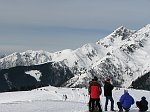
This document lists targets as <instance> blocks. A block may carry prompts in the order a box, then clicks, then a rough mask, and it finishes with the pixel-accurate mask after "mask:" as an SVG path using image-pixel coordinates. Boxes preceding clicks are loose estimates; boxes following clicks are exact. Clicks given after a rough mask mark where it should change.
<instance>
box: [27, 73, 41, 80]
mask: <svg viewBox="0 0 150 112" xmlns="http://www.w3.org/2000/svg"><path fill="white" fill-rule="evenodd" d="M25 73H26V74H29V75H31V76H32V77H34V78H35V79H36V80H37V81H41V80H40V77H41V76H42V74H41V72H40V71H38V70H31V71H26V72H25Z"/></svg>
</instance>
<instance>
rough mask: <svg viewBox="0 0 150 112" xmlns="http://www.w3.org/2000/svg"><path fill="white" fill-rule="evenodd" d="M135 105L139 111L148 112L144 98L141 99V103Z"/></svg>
mask: <svg viewBox="0 0 150 112" xmlns="http://www.w3.org/2000/svg"><path fill="white" fill-rule="evenodd" d="M136 105H137V107H138V108H139V110H140V111H147V110H148V102H147V100H146V98H145V97H144V96H143V97H142V98H141V101H137V102H136Z"/></svg>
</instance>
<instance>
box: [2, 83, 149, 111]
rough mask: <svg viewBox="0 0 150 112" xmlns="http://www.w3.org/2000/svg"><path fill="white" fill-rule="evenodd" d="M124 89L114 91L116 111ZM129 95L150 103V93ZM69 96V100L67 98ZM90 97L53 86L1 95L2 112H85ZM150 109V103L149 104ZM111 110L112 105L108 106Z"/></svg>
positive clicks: (132, 108) (81, 91) (137, 91)
mask: <svg viewBox="0 0 150 112" xmlns="http://www.w3.org/2000/svg"><path fill="white" fill-rule="evenodd" d="M123 91H124V89H123V88H122V89H114V90H113V97H114V101H115V105H114V106H115V109H116V110H118V108H117V105H116V103H117V101H119V98H120V96H121V95H122V94H123ZM128 91H129V94H130V95H132V96H133V98H134V100H135V101H139V100H140V99H141V97H142V96H145V97H146V99H147V101H150V96H149V94H150V92H149V91H143V90H141V91H139V90H134V89H129V90H128ZM65 96H67V98H66V97H65ZM88 101H89V95H88V90H87V89H84V88H82V89H81V88H80V89H79V88H56V87H52V86H48V87H43V88H38V89H35V90H32V91H22V92H9V93H0V109H1V110H0V111H1V112H16V111H17V112H35V111H36V112H60V111H61V112H85V111H87V110H88ZM104 104H105V97H104V96H103V93H102V95H101V105H102V108H103V109H104ZM149 107H150V103H149ZM108 109H110V103H109V105H108ZM149 110H150V109H149ZM136 111H138V109H137V107H136V105H135V104H134V105H132V107H131V110H130V112H136Z"/></svg>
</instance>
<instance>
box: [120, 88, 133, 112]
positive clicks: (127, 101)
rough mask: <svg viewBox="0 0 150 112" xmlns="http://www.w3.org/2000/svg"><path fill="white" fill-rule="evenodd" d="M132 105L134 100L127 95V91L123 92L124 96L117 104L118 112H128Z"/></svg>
mask: <svg viewBox="0 0 150 112" xmlns="http://www.w3.org/2000/svg"><path fill="white" fill-rule="evenodd" d="M133 104H134V99H133V97H132V96H131V95H129V93H128V91H127V90H124V94H123V95H122V96H121V97H120V101H119V102H117V105H118V108H119V112H122V111H123V109H124V110H125V112H128V111H129V110H130V107H131V105H133Z"/></svg>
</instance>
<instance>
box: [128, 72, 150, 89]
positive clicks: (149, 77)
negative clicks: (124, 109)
mask: <svg viewBox="0 0 150 112" xmlns="http://www.w3.org/2000/svg"><path fill="white" fill-rule="evenodd" d="M131 87H133V88H134V89H142V90H150V72H148V73H146V74H145V75H143V76H142V77H139V78H138V79H136V80H135V81H133V82H132V85H131Z"/></svg>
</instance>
